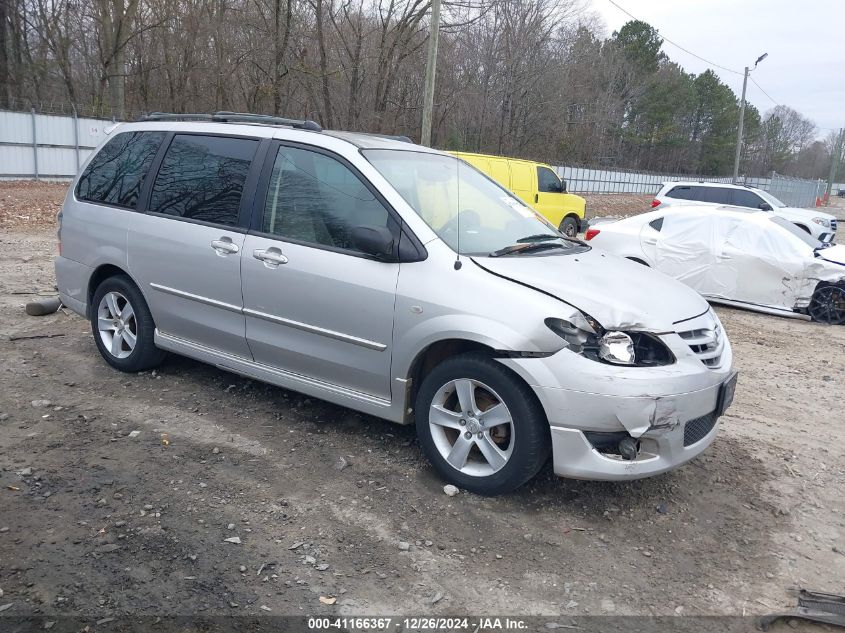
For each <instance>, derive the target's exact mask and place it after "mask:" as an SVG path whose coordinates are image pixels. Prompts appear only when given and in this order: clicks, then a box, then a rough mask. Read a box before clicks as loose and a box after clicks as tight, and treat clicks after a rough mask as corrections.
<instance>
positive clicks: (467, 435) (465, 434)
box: [464, 431, 472, 440]
mask: <svg viewBox="0 0 845 633" xmlns="http://www.w3.org/2000/svg"><path fill="white" fill-rule="evenodd" d="M464 437H465V438H467V439H468V440H469V439H472V433H470V432H469V431H467V432H466V433H464Z"/></svg>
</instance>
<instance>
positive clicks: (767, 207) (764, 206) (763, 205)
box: [760, 202, 772, 211]
mask: <svg viewBox="0 0 845 633" xmlns="http://www.w3.org/2000/svg"><path fill="white" fill-rule="evenodd" d="M760 209H761V210H762V211H771V210H772V205H770V204H769V203H768V202H761V203H760Z"/></svg>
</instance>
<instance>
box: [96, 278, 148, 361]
mask: <svg viewBox="0 0 845 633" xmlns="http://www.w3.org/2000/svg"><path fill="white" fill-rule="evenodd" d="M97 330H98V332H99V333H100V340H101V341H102V342H103V346H104V347H105V349H106V350H108V352H109V354H111V355H112V356H114V357H115V358H126V357H127V356H129V355H130V354H131V353H132V351H133V350H134V349H135V344H136V343H137V342H138V321H137V319H136V318H135V310H134V309H133V308H132V304H130V303H129V301H128V300H127V298H126V297H124V296H123V295H122V294H120V293H119V292H116V291H114V290H112V291H110V292H107V293H106V294H104V295H103V298H102V299H100V304H99V306H97Z"/></svg>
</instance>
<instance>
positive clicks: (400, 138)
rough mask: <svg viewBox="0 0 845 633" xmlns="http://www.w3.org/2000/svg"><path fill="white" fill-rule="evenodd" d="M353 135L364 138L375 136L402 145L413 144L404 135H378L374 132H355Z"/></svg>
mask: <svg viewBox="0 0 845 633" xmlns="http://www.w3.org/2000/svg"><path fill="white" fill-rule="evenodd" d="M355 134H363V135H365V136H377V137H378V138H387V139H390V140H393V141H402V142H403V143H413V142H414V141H412V140H411V137H410V136H405V135H404V134H398V135H394V134H378V133H376V132H355Z"/></svg>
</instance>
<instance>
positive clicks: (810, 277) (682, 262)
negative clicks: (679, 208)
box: [643, 212, 845, 311]
mask: <svg viewBox="0 0 845 633" xmlns="http://www.w3.org/2000/svg"><path fill="white" fill-rule="evenodd" d="M649 228H653V227H650V226H649V225H646V226H644V228H643V230H648V229H649ZM659 233H660V239H657V240H656V243H655V244H654V245H653V249H654V251H653V255H652V257H653V260H654V262H655V267H656V268H657V269H658V270H660V271H661V272H664V273H666V274H668V275H670V276H672V277H675V278H676V279H678V280H680V281H683V282H684V283H686V284H687V285H688V286H691V287H692V288H694V289H695V290H698V292H700V293H701V294H703V295H704V296H706V297H708V298H711V299H717V300H718V299H722V300H725V301H740V302H743V303H751V304H755V305H759V306H768V307H771V308H776V309H782V310H785V311H793V310H795V309H803V308H807V307H808V305H809V303H810V300H811V298H812V296H813V292H814V291H815V289H816V286H817V285H818V283H819V282H820V281H828V282H834V283H836V282H845V267H844V266H843V264H845V246H841V245H837V246H828V247H823V245H821V244H820V243H819V242H817V241H816V240H814V239H812V238H811V237H810V236H809V235H806V234H805V233H803V232H802V231H801V229H798V228H797V227H795V226H794V225H792V224H791V223H789V222H788V221H786V220H783V219H782V218H779V217H777V216H772V215H771V214H766V213H764V212H755V213H745V212H730V213H718V214H713V213H706V214H704V213H694V212H693V213H677V214H668V215H667V216H666V217H664V218H663V222H662V226H661V227H660V231H659Z"/></svg>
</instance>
